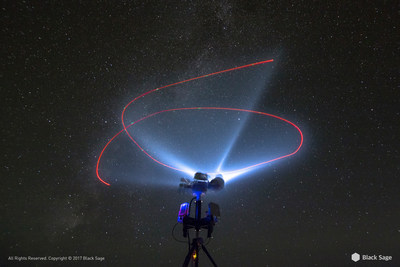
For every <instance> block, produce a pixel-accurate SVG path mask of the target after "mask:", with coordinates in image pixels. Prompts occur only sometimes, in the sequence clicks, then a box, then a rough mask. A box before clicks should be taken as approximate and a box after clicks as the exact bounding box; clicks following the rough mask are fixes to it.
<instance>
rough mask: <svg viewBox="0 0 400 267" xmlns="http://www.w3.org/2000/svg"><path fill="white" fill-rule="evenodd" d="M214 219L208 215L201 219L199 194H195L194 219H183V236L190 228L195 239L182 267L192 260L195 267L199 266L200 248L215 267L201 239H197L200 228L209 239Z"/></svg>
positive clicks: (185, 266)
mask: <svg viewBox="0 0 400 267" xmlns="http://www.w3.org/2000/svg"><path fill="white" fill-rule="evenodd" d="M214 224H215V222H214V218H213V216H212V215H211V216H210V215H209V216H207V217H205V218H201V192H198V193H196V216H195V218H192V217H189V216H186V217H185V218H184V219H183V236H184V237H187V232H188V230H189V229H191V228H195V230H196V237H195V238H193V240H192V244H191V245H190V248H189V252H188V253H187V255H186V257H185V261H184V263H183V267H187V266H189V262H190V260H191V259H192V260H193V262H194V264H195V266H196V267H198V266H199V251H200V248H201V249H202V250H203V251H204V252H205V253H206V255H207V257H208V258H209V259H210V261H211V262H212V264H213V265H214V266H215V267H217V264H216V263H215V261H214V260H213V258H212V257H211V255H210V253H209V252H208V250H207V249H206V247H205V245H204V244H203V238H201V237H199V231H200V229H201V228H204V229H207V230H208V233H207V237H211V233H212V231H213V226H214Z"/></svg>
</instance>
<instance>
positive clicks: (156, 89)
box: [121, 59, 274, 142]
mask: <svg viewBox="0 0 400 267" xmlns="http://www.w3.org/2000/svg"><path fill="white" fill-rule="evenodd" d="M273 61H274V60H273V59H269V60H264V61H260V62H256V63H251V64H247V65H243V66H239V67H235V68H231V69H226V70H221V71H217V72H213V73H210V74H206V75H202V76H198V77H194V78H190V79H187V80H183V81H180V82H176V83H172V84H169V85H165V86H162V87H158V88H155V89H153V90H150V91H148V92H146V93H143V94H141V95H140V96H138V97H136V98H134V99H133V100H131V101H130V102H129V103H128V104H127V105H126V106H125V107H124V109H123V110H122V114H121V121H122V126H123V127H124V130H125V132H126V134H127V135H128V136H129V138H130V139H131V140H132V141H133V142H135V141H134V139H133V138H132V136H131V135H130V134H129V133H128V131H127V130H126V125H125V120H124V115H125V111H126V109H127V108H128V107H129V106H130V105H131V104H132V103H134V102H135V101H136V100H138V99H139V98H142V97H144V96H146V95H149V94H151V93H154V92H156V91H159V90H162V89H165V88H168V87H172V86H175V85H178V84H183V83H187V82H191V81H195V80H199V79H203V78H208V77H211V76H214V75H218V74H221V73H226V72H230V71H234V70H240V69H244V68H249V67H253V66H257V65H261V64H266V63H269V62H273Z"/></svg>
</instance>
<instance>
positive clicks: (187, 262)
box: [182, 242, 198, 267]
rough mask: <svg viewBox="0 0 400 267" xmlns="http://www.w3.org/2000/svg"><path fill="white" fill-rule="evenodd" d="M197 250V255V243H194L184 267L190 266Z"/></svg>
mask: <svg viewBox="0 0 400 267" xmlns="http://www.w3.org/2000/svg"><path fill="white" fill-rule="evenodd" d="M195 249H196V253H197V251H198V247H197V242H196V243H194V242H193V244H192V247H191V248H190V250H189V252H188V254H187V255H186V258H185V262H184V263H183V265H182V266H183V267H188V266H189V262H190V259H191V258H192V255H193V251H195Z"/></svg>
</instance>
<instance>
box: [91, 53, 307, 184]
mask: <svg viewBox="0 0 400 267" xmlns="http://www.w3.org/2000/svg"><path fill="white" fill-rule="evenodd" d="M272 61H273V59H270V60H266V61H260V62H256V63H252V64H248V65H243V66H239V67H235V68H231V69H226V70H222V71H218V72H214V73H210V74H206V75H202V76H199V77H195V78H191V79H187V80H183V81H180V82H176V83H172V84H169V85H166V86H162V87H158V88H156V89H153V90H150V91H148V92H146V93H144V94H142V95H140V96H138V97H136V98H134V99H133V100H132V101H130V102H129V103H128V104H127V105H126V106H125V107H124V109H123V111H122V115H121V120H122V125H123V127H124V128H123V129H122V130H121V131H119V132H118V133H117V134H116V135H114V136H113V137H112V138H111V139H110V140H109V141H108V142H107V144H106V145H105V146H104V148H103V150H102V151H101V153H100V155H99V158H98V160H97V165H96V175H97V178H98V179H99V180H100V181H101V182H102V183H103V184H105V185H108V186H110V184H109V183H107V182H106V181H104V180H103V179H102V178H101V177H100V174H99V166H100V160H101V158H102V156H103V153H104V151H105V150H106V148H107V147H108V146H109V145H110V143H111V142H112V141H113V140H114V139H115V138H116V137H117V136H118V135H120V134H121V133H122V132H125V133H126V134H127V135H128V136H129V138H130V139H131V140H132V141H133V142H134V143H135V145H136V146H137V147H138V148H139V149H140V150H141V151H142V152H143V153H145V154H146V155H147V156H148V157H149V158H150V159H152V160H153V161H155V162H156V163H158V164H160V165H162V166H165V167H167V168H170V169H173V170H177V171H182V172H184V170H181V169H179V168H176V167H173V166H170V165H167V164H165V163H163V162H161V161H160V160H157V159H156V158H154V157H153V156H151V155H150V154H149V153H148V152H147V151H145V150H144V149H143V148H142V147H141V146H140V145H139V144H138V142H137V141H136V140H135V139H134V138H133V137H132V136H131V135H130V134H129V132H128V131H127V129H128V128H129V127H131V126H133V125H135V124H137V123H139V122H141V121H143V120H145V119H148V118H150V117H153V116H155V115H158V114H161V113H165V112H170V111H180V110H230V111H240V112H249V113H254V114H259V115H264V116H269V117H273V118H276V119H279V120H282V121H284V122H286V123H288V124H290V125H292V126H293V127H294V128H296V130H297V131H298V132H299V134H300V144H299V146H298V147H297V149H296V150H295V151H293V152H292V153H290V154H287V155H283V156H280V157H277V158H274V159H271V160H268V161H263V162H260V163H257V164H254V165H250V166H247V167H244V168H241V169H238V170H234V171H230V172H227V173H234V172H239V171H244V170H247V169H251V168H254V167H257V166H260V165H263V164H267V163H270V162H273V161H276V160H279V159H282V158H286V157H289V156H292V155H294V154H296V153H297V152H298V151H299V149H300V147H301V146H302V144H303V133H302V132H301V130H300V128H299V127H298V126H297V125H295V124H294V123H293V122H290V121H288V120H286V119H284V118H281V117H279V116H276V115H273V114H268V113H265V112H260V111H254V110H245V109H238V108H223V107H190V108H175V109H168V110H162V111H158V112H155V113H153V114H150V115H147V116H145V117H143V118H141V119H139V120H137V121H135V122H133V123H131V124H130V125H128V126H126V125H125V122H124V114H125V111H126V109H127V108H128V107H129V106H130V105H131V104H132V103H134V102H135V101H136V100H138V99H139V98H142V97H144V96H146V95H148V94H151V93H153V92H156V91H159V90H161V89H164V88H168V87H171V86H174V85H178V84H183V83H186V82H190V81H194V80H198V79H201V78H206V77H211V76H213V75H217V74H221V73H225V72H229V71H234V70H239V69H244V68H248V67H252V66H256V65H260V64H265V63H268V62H272Z"/></svg>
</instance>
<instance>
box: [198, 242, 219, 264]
mask: <svg viewBox="0 0 400 267" xmlns="http://www.w3.org/2000/svg"><path fill="white" fill-rule="evenodd" d="M201 248H202V249H203V250H204V252H205V253H206V255H207V257H208V258H209V259H210V261H211V262H212V264H213V265H214V266H215V267H217V264H216V263H215V261H214V260H213V258H212V257H211V255H210V253H208V250H207V249H206V247H205V246H204V245H203V244H202V245H201Z"/></svg>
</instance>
